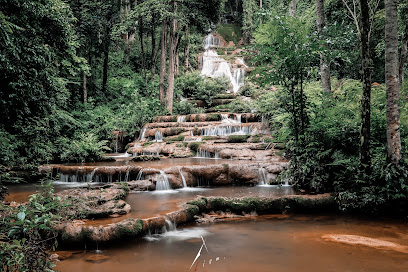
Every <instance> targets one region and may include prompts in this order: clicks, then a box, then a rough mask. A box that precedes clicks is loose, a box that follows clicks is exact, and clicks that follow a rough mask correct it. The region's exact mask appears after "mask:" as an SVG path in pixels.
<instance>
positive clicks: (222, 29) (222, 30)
mask: <svg viewBox="0 0 408 272" xmlns="http://www.w3.org/2000/svg"><path fill="white" fill-rule="evenodd" d="M217 32H218V33H219V34H220V35H221V36H222V37H223V38H224V40H225V41H226V42H227V43H228V42H230V41H232V42H233V43H234V44H235V45H238V42H239V40H240V39H241V38H242V30H241V28H240V27H239V26H238V25H234V24H225V25H218V26H217Z"/></svg>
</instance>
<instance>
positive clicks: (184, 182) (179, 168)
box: [178, 167, 187, 188]
mask: <svg viewBox="0 0 408 272" xmlns="http://www.w3.org/2000/svg"><path fill="white" fill-rule="evenodd" d="M178 170H179V173H180V176H181V180H182V181H183V187H184V188H187V182H186V178H185V177H184V175H183V172H181V167H178Z"/></svg>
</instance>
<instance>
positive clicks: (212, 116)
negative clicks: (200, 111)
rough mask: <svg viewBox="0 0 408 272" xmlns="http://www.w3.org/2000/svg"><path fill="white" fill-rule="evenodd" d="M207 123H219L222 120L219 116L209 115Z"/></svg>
mask: <svg viewBox="0 0 408 272" xmlns="http://www.w3.org/2000/svg"><path fill="white" fill-rule="evenodd" d="M205 120H206V121H219V120H221V117H220V115H219V114H207V116H206V118H205Z"/></svg>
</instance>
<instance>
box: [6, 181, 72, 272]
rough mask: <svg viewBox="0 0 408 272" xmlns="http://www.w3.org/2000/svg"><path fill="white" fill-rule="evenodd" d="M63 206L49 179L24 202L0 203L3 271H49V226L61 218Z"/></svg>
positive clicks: (53, 235) (51, 231)
mask: <svg viewBox="0 0 408 272" xmlns="http://www.w3.org/2000/svg"><path fill="white" fill-rule="evenodd" d="M65 207H66V204H64V202H63V201H61V198H59V197H55V196H54V195H53V189H52V186H51V184H50V183H49V184H48V185H44V186H43V189H42V192H41V193H38V194H35V195H32V196H31V197H30V199H29V201H28V203H27V204H26V205H20V206H18V207H10V206H4V205H3V204H0V210H1V213H2V220H1V222H0V239H1V241H2V242H1V243H0V260H1V262H2V263H1V266H2V268H3V269H5V271H38V272H40V271H53V270H52V268H53V267H54V264H53V263H52V262H51V260H50V258H49V252H48V250H49V249H55V247H56V246H57V239H56V237H57V233H56V231H55V230H54V229H53V227H54V226H55V225H56V224H58V223H61V222H62V219H63V218H64V217H65V215H64V213H63V212H64V208H65Z"/></svg>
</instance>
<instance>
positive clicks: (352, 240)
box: [322, 234, 408, 254]
mask: <svg viewBox="0 0 408 272" xmlns="http://www.w3.org/2000/svg"><path fill="white" fill-rule="evenodd" d="M322 238H323V239H325V240H326V241H330V242H337V243H343V244H349V245H360V246H367V247H372V248H377V249H387V250H394V251H398V252H403V253H407V254H408V247H406V246H402V245H400V244H396V243H393V242H389V241H385V240H380V239H375V238H370V237H365V236H359V235H349V234H326V235H323V236H322Z"/></svg>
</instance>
